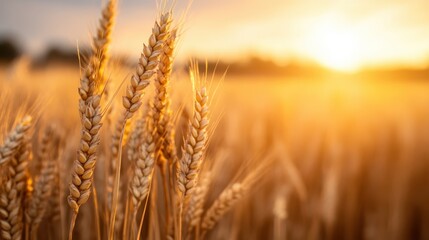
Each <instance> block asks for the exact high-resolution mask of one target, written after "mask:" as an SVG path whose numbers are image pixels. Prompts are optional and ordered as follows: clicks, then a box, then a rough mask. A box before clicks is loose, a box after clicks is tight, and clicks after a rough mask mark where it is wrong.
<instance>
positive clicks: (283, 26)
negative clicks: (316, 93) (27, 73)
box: [0, 0, 429, 71]
mask: <svg viewBox="0 0 429 240" xmlns="http://www.w3.org/2000/svg"><path fill="white" fill-rule="evenodd" d="M104 2H105V0H67V1H66V0H19V1H10V0H0V38H1V37H4V36H11V35H12V36H15V37H16V38H17V39H18V40H19V43H20V45H21V46H23V47H24V48H25V50H26V51H27V52H29V53H30V54H32V55H37V54H41V53H43V52H44V51H45V49H46V47H47V46H49V45H51V44H55V45H62V46H70V47H74V48H75V47H76V45H77V44H78V43H79V45H85V44H88V43H89V42H90V35H91V33H93V32H94V31H95V28H96V25H97V21H98V20H97V19H98V17H99V15H100V14H99V11H100V9H101V6H102V5H103V3H104ZM176 2H177V3H176V5H177V7H176V18H177V19H183V18H182V17H181V16H182V15H183V13H184V11H185V10H186V7H187V6H188V5H189V1H188V0H186V1H182V0H176ZM157 9H158V8H157V2H156V0H120V2H119V14H118V19H117V24H116V27H115V30H114V36H113V37H114V41H113V45H112V51H113V52H116V53H121V54H124V53H125V54H126V55H128V56H130V57H137V56H138V55H139V53H140V52H141V49H142V43H143V42H146V41H147V38H148V36H149V34H150V29H151V26H152V24H153V20H154V19H155V18H156V16H157V13H158V10H157ZM427 9H429V1H428V0H407V1H403V0H353V1H352V0H194V1H193V2H192V4H191V6H190V9H189V11H188V13H187V15H186V18H184V21H182V22H183V27H182V33H183V34H182V38H181V40H180V43H179V53H178V57H179V58H189V57H191V56H198V57H199V58H206V59H215V60H225V61H233V60H241V59H245V58H247V57H249V56H259V57H262V58H266V59H272V60H275V61H277V62H278V63H286V62H287V61H291V60H296V59H299V60H310V61H315V62H318V63H320V64H322V65H324V66H327V67H330V68H333V69H338V70H345V71H348V70H356V69H359V68H362V67H369V66H370V67H373V66H389V65H395V66H397V65H405V66H410V67H416V68H419V67H425V66H427V65H429V14H427Z"/></svg>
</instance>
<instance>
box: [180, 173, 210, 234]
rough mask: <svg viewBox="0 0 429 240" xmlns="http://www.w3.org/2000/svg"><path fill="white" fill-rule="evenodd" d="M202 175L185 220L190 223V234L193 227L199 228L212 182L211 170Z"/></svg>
mask: <svg viewBox="0 0 429 240" xmlns="http://www.w3.org/2000/svg"><path fill="white" fill-rule="evenodd" d="M201 177H202V178H201V180H200V181H199V182H198V185H197V186H196V187H195V191H194V193H193V194H192V197H191V200H190V202H189V205H188V209H187V213H186V218H185V220H186V222H187V224H188V234H190V233H191V231H192V230H193V228H195V227H196V228H199V224H200V222H201V217H202V214H203V212H204V203H205V199H206V196H207V193H208V190H209V185H210V182H211V181H210V180H211V174H210V172H207V173H205V174H204V175H202V176H201ZM197 235H198V233H197Z"/></svg>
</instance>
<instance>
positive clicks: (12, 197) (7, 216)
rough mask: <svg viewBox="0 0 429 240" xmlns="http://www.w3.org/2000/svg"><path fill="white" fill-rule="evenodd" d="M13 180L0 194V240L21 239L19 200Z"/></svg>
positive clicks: (20, 208) (7, 182) (3, 187)
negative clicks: (0, 237)
mask: <svg viewBox="0 0 429 240" xmlns="http://www.w3.org/2000/svg"><path fill="white" fill-rule="evenodd" d="M19 194H20V193H19V192H18V190H17V189H16V185H15V182H14V181H13V179H11V178H10V179H8V180H7V181H6V183H4V184H3V186H2V189H1V192H0V229H1V236H2V239H7V240H9V239H21V238H22V232H23V222H22V207H21V198H20V197H19Z"/></svg>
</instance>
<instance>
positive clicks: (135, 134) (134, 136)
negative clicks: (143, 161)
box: [127, 117, 146, 164]
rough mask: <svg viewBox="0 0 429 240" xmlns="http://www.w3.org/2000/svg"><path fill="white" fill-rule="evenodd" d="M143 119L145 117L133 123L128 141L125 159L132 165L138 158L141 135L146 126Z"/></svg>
mask: <svg viewBox="0 0 429 240" xmlns="http://www.w3.org/2000/svg"><path fill="white" fill-rule="evenodd" d="M145 119H146V118H145V117H142V118H140V119H138V120H137V121H136V122H135V125H134V128H133V130H132V131H131V134H130V138H129V140H128V148H127V158H128V161H130V162H131V163H132V164H134V163H135V162H136V161H137V159H138V157H139V147H140V145H141V144H142V140H143V138H142V134H143V132H144V127H145V124H146V120H145Z"/></svg>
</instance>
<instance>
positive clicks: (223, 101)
mask: <svg viewBox="0 0 429 240" xmlns="http://www.w3.org/2000/svg"><path fill="white" fill-rule="evenodd" d="M116 4H117V3H116V1H115V0H110V1H108V2H107V3H106V5H105V6H104V8H103V9H102V11H101V16H100V17H99V19H100V21H99V24H98V27H97V31H96V32H95V34H94V36H93V37H92V39H91V40H90V41H91V46H92V49H91V51H89V52H85V53H82V54H81V55H80V59H79V61H80V62H79V65H80V66H79V67H72V66H70V65H63V64H51V65H49V66H48V67H32V66H30V65H29V64H28V62H27V60H26V59H20V60H18V61H16V62H15V63H14V64H12V65H9V66H2V67H1V68H0V174H1V175H0V183H1V184H0V229H1V234H0V239H5V240H6V239H70V240H71V239H275V240H278V239H293V240H294V239H310V240H312V239H368V240H372V239H374V240H375V239H377V240H378V239H398V240H399V239H429V205H428V204H427V203H428V200H429V191H428V190H427V188H428V187H427V183H428V182H429V149H428V146H429V94H428V93H429V83H427V82H425V81H421V80H414V79H409V80H407V81H402V80H395V81H393V80H387V79H383V80H382V79H362V78H360V77H356V76H349V75H341V74H339V75H335V74H333V75H327V76H326V75H324V76H323V77H322V76H321V77H319V78H311V77H298V78H296V77H291V76H284V77H273V76H267V77H264V76H253V77H251V76H248V75H240V74H231V75H229V74H228V71H226V74H224V72H222V71H225V69H220V70H218V72H215V73H213V74H211V73H210V72H207V71H206V69H201V68H199V67H198V66H199V65H200V64H198V63H197V62H196V61H191V62H190V63H189V64H186V67H182V66H180V65H179V64H177V65H175V57H176V53H177V51H176V50H177V49H176V48H177V42H179V41H180V36H181V34H182V33H183V32H182V28H181V23H180V19H179V18H178V17H177V16H176V14H175V13H174V11H173V10H171V9H168V8H166V9H168V10H161V12H160V13H159V14H158V16H157V19H155V22H154V25H153V28H152V31H151V32H150V33H148V38H147V39H142V42H143V43H144V46H143V48H142V49H138V50H136V51H139V52H140V53H141V55H140V57H139V59H136V60H135V61H134V67H132V68H131V67H128V66H125V65H122V64H119V61H116V59H115V58H114V57H111V56H110V53H109V48H110V43H111V40H112V39H111V32H112V31H114V25H115V24H114V23H115V17H116V15H117V11H116ZM183 69H186V70H183Z"/></svg>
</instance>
